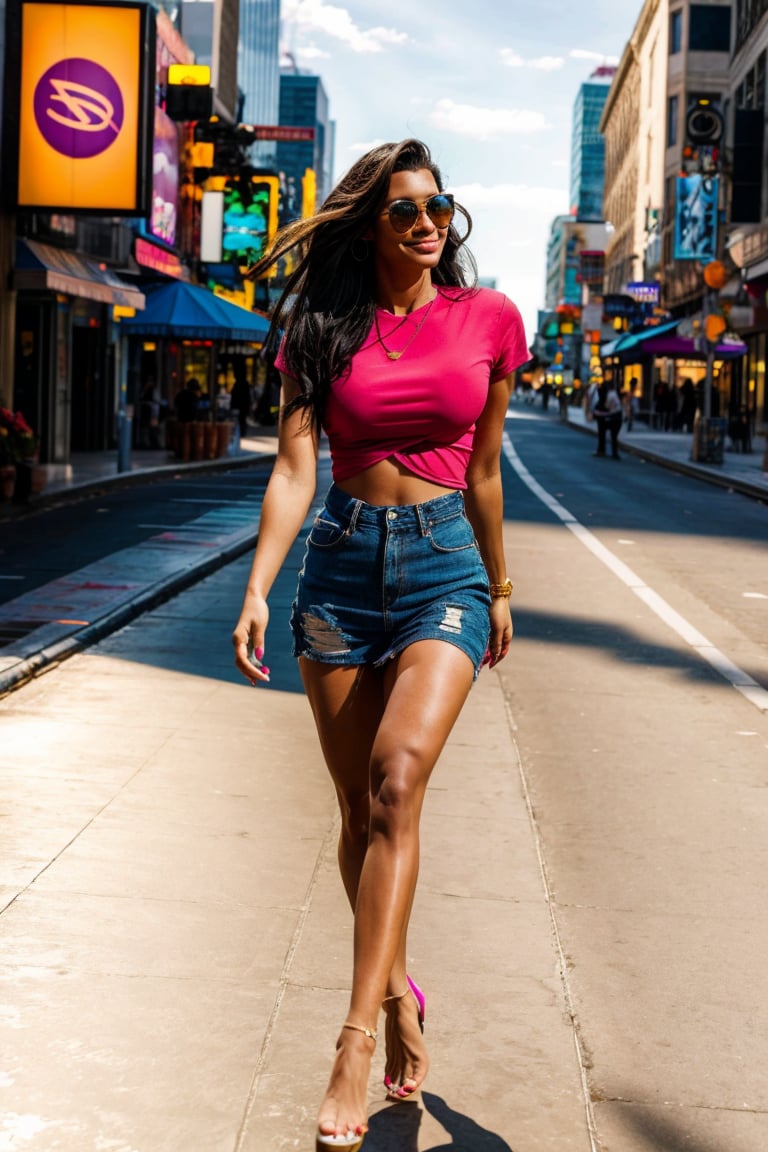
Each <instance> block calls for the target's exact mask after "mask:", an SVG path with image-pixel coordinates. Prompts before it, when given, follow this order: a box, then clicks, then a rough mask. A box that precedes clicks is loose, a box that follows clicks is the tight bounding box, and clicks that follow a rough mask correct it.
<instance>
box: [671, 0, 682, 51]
mask: <svg viewBox="0 0 768 1152" xmlns="http://www.w3.org/2000/svg"><path fill="white" fill-rule="evenodd" d="M682 46H683V10H682V8H678V9H677V11H676V12H670V14H669V54H670V56H675V55H676V54H677V53H678V52H679V51H680V49H681V48H682Z"/></svg>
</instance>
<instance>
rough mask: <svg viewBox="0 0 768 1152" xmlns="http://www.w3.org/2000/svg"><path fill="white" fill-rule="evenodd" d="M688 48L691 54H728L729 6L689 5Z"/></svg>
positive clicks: (729, 42)
mask: <svg viewBox="0 0 768 1152" xmlns="http://www.w3.org/2000/svg"><path fill="white" fill-rule="evenodd" d="M688 48H689V49H690V51H691V52H730V50H731V6H730V4H711V5H709V4H691V10H690V23H689V27H688Z"/></svg>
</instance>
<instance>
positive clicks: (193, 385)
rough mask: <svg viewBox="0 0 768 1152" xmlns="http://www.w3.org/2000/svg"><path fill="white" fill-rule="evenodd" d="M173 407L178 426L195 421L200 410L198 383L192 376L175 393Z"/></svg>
mask: <svg viewBox="0 0 768 1152" xmlns="http://www.w3.org/2000/svg"><path fill="white" fill-rule="evenodd" d="M173 405H174V408H175V409H176V419H177V420H178V422H179V424H189V423H190V422H191V421H192V420H196V419H197V416H198V412H199V408H200V382H199V381H198V380H197V379H196V378H195V377H194V376H190V378H189V380H187V382H186V384H185V385H184V387H183V388H180V389H179V391H178V392H177V393H176V397H175V399H174V401H173Z"/></svg>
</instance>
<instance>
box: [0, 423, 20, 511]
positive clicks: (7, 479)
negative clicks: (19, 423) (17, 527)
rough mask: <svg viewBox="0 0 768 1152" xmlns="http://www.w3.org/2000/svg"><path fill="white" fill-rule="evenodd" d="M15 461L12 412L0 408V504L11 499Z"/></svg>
mask: <svg viewBox="0 0 768 1152" xmlns="http://www.w3.org/2000/svg"><path fill="white" fill-rule="evenodd" d="M16 459H17V452H16V437H15V433H14V416H13V412H11V411H10V410H9V409H8V408H0V503H6V502H7V501H9V500H11V499H13V489H14V486H15V484H16Z"/></svg>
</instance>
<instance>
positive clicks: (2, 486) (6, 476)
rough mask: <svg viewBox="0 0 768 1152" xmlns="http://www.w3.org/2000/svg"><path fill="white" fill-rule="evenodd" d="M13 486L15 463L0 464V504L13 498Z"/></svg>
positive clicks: (6, 502) (14, 483)
mask: <svg viewBox="0 0 768 1152" xmlns="http://www.w3.org/2000/svg"><path fill="white" fill-rule="evenodd" d="M15 487H16V465H15V464H0V504H9V503H10V502H11V500H13V490H14V488H15Z"/></svg>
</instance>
